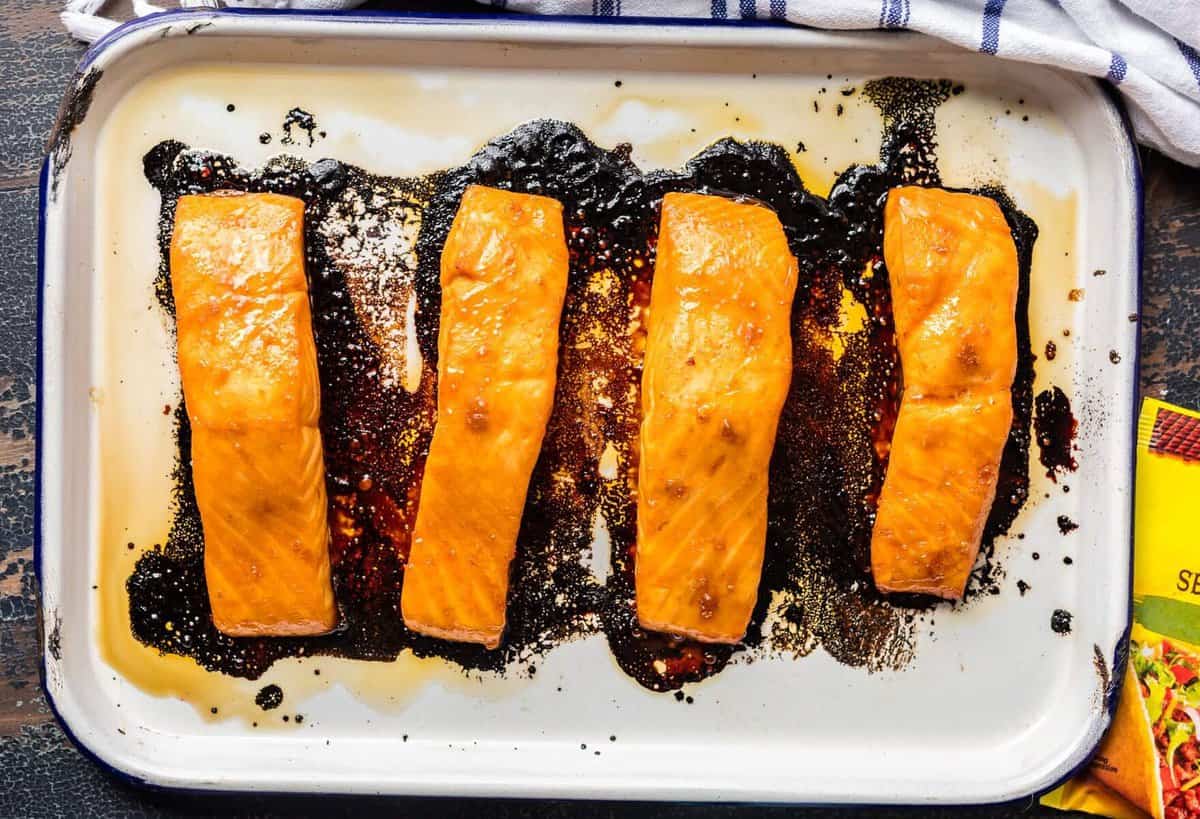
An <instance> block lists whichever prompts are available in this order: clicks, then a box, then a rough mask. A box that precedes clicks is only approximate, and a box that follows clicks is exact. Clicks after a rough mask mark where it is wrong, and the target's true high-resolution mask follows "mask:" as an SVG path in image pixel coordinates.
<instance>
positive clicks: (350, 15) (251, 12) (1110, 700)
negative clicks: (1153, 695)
mask: <svg viewBox="0 0 1200 819" xmlns="http://www.w3.org/2000/svg"><path fill="white" fill-rule="evenodd" d="M218 16H235V17H272V16H276V17H287V18H292V19H295V18H312V19H329V18H336V19H337V20H339V21H341V22H349V23H378V22H385V21H391V22H399V23H405V22H407V23H412V24H419V23H422V22H442V23H460V24H464V25H471V24H472V22H474V21H479V20H486V21H488V22H491V23H506V22H513V23H518V22H519V23H534V24H538V25H543V24H551V25H553V24H563V23H588V24H599V25H608V26H675V27H693V28H705V27H713V26H717V27H729V28H736V27H744V28H806V27H805V26H796V25H792V24H790V23H788V22H787V21H786V20H780V19H769V20H758V19H742V18H737V17H734V18H727V19H713V18H697V17H600V16H596V17H593V16H589V15H548V16H537V15H525V14H518V13H515V12H509V11H497V10H496V9H495V8H492V9H489V10H481V11H479V12H476V13H448V12H418V11H397V10H360V11H354V12H345V11H334V10H325V11H320V10H315V11H303V12H298V11H291V10H286V9H252V8H237V9H220V10H216V9H173V10H170V11H165V12H161V13H158V14H152V15H148V16H146V17H138V18H135V19H133V20H130V21H129V22H127V23H124V24H122V25H120V26H118V27H117V28H115V29H113V30H112V31H110V32H109V33H108V34H106V35H104V36H103V37H101V38H100V39H99V40H97V41H96V42H95V43H93V44H92V45H91V46H90V47H89V48H88V50H87V51H86V52H84V54H83V56H82V57H81V58H80V60H79V65H78V66H77V67H76V69H75V72H74V74H73V75H72V76H71V80H70V85H69V86H68V91H67V93H68V94H69V93H71V91H72V90H74V89H75V88H76V87H77V85H78V83H79V81H80V80H81V79H82V78H83V77H84V76H85V75H86V74H87V72H88V69H89V68H91V66H92V63H94V62H95V61H96V59H97V58H98V57H99V56H100V54H101V53H103V52H104V51H106V50H107V49H108V48H109V46H111V45H112V44H113V43H115V42H116V41H117V40H120V39H122V38H124V37H125V36H127V35H129V34H132V33H133V32H135V31H139V30H141V29H143V28H149V27H152V26H155V25H158V24H161V23H162V22H163V21H164V19H171V20H176V19H180V20H182V19H193V20H206V19H210V18H212V17H218ZM876 31H882V32H887V33H896V34H903V33H909V32H907V31H906V30H902V29H878V30H876ZM1096 82H1097V83H1098V84H1099V85H1100V88H1101V89H1102V90H1103V91H1104V93H1105V95H1106V97H1107V98H1108V100H1109V102H1110V103H1112V105H1113V108H1114V110H1115V111H1116V112H1117V116H1118V119H1119V120H1120V122H1121V127H1122V129H1123V130H1124V133H1125V138H1126V141H1127V142H1128V145H1129V154H1130V182H1131V184H1132V186H1133V193H1134V242H1135V248H1134V250H1135V256H1134V264H1133V276H1134V295H1135V297H1136V301H1137V305H1138V310H1139V321H1138V332H1137V333H1136V335H1135V336H1134V341H1133V353H1134V355H1133V359H1134V360H1133V389H1132V393H1133V407H1132V417H1133V418H1134V419H1135V423H1136V419H1137V417H1138V409H1139V406H1140V403H1141V387H1140V384H1141V381H1140V376H1141V320H1140V310H1141V304H1142V248H1143V241H1144V233H1145V204H1144V201H1143V197H1144V195H1145V186H1144V183H1143V179H1142V165H1141V158H1140V154H1139V152H1138V147H1137V139H1136V137H1135V135H1134V131H1133V124H1132V123H1131V122H1130V119H1129V114H1128V112H1127V111H1126V109H1125V105H1124V103H1123V102H1122V100H1121V97H1120V94H1118V93H1117V92H1116V90H1115V89H1113V87H1112V86H1111V85H1109V84H1108V83H1106V82H1104V81H1103V80H1099V79H1097V80H1096ZM76 124H78V123H76ZM60 127H61V123H59V124H58V125H56V126H55V131H56V133H55V134H53V135H52V136H51V140H50V145H51V149H53V146H54V144H55V140H56V137H57V136H58V134H57V131H58V129H59V128H60ZM51 156H52V154H47V156H46V158H45V160H43V162H42V171H41V176H40V179H39V185H38V217H39V218H38V237H37V298H38V309H37V373H36V376H35V385H36V390H37V400H36V411H35V414H34V419H35V421H34V423H35V430H34V477H33V497H34V500H33V503H34V513H33V514H34V518H33V523H34V528H33V564H34V577H35V579H36V581H37V587H38V613H37V616H38V623H39V628H38V640H39V646H38V647H39V650H40V651H41V655H42V657H41V663H40V665H39V671H40V677H41V680H40V683H41V688H42V694H43V696H44V697H45V698H46V703H47V704H48V705H49V706H50V710H51V712H52V713H53V714H54V717H55V719H56V720H57V721H58V724H59V726H60V727H61V728H62V730H63V733H64V734H66V735H67V737H68V738H70V740H71V742H72V743H74V745H75V747H77V748H78V749H79V750H80V752H81V753H82V754H83V755H84V756H85V757H87V758H89V759H91V760H92V762H94V763H95V764H96V765H97V766H99V767H100V768H101V769H102V770H104V771H106V772H107V773H108V774H109V775H110V776H112V777H114V778H116V779H118V780H120V781H122V782H126V783H128V784H131V785H135V786H137V787H140V788H145V789H147V790H154V791H165V792H170V793H188V794H196V795H213V796H216V795H219V794H222V793H224V794H229V793H241V792H243V791H236V790H234V791H229V790H220V789H211V788H193V787H187V786H168V785H160V784H157V783H154V782H150V781H148V780H146V779H142V778H141V777H138V776H135V775H133V774H130V773H128V772H126V771H123V770H121V769H120V768H118V767H116V766H115V765H113V764H111V763H110V762H108V761H107V760H105V759H103V758H102V757H101V756H100V755H99V754H97V753H96V752H95V751H93V750H92V749H91V748H90V747H89V746H88V745H87V744H86V743H84V742H83V741H82V740H81V739H80V738H79V737H78V736H76V734H75V732H74V731H73V730H72V729H71V726H70V725H69V724H68V722H67V721H66V720H65V719H64V718H63V717H62V715H61V714H60V713H59V710H58V705H57V704H56V703H55V701H54V695H53V694H52V693H51V692H50V688H49V686H48V685H47V665H46V653H45V639H44V636H45V635H44V630H45V612H44V611H43V609H42V599H41V584H42V469H43V466H42V434H41V433H42V401H43V398H42V396H43V391H42V381H43V374H44V370H43V367H44V365H45V361H44V350H43V339H42V335H43V325H44V321H43V319H44V316H43V310H44V303H43V299H42V293H43V290H44V289H45V257H46V211H47V206H48V203H49V194H50V174H51ZM1131 440H1132V443H1131V464H1132V465H1133V474H1132V475H1131V476H1130V493H1129V506H1130V515H1129V519H1130V531H1129V538H1128V539H1129V544H1130V548H1129V572H1128V583H1129V589H1128V590H1127V594H1126V597H1127V599H1128V600H1129V604H1128V609H1127V614H1126V617H1125V623H1126V625H1125V630H1124V631H1123V632H1122V634H1121V635H1120V636H1119V637H1118V639H1117V642H1116V646H1115V648H1114V650H1113V658H1112V665H1111V674H1110V680H1111V682H1110V686H1109V690H1108V692H1107V697H1106V702H1105V706H1106V710H1107V712H1108V717H1109V719H1110V720H1111V718H1112V715H1113V713H1114V712H1115V711H1116V707H1117V701H1118V698H1119V697H1120V692H1121V687H1122V686H1121V680H1122V679H1123V674H1124V670H1125V663H1126V660H1127V656H1128V646H1129V632H1130V629H1131V628H1132V626H1133V620H1132V615H1133V593H1132V584H1133V509H1134V506H1133V505H1134V498H1135V497H1136V491H1135V489H1136V480H1137V468H1136V465H1137V436H1136V435H1134V436H1131ZM1102 737H1103V732H1101V734H1099V735H1098V736H1097V737H1096V741H1095V743H1094V744H1093V745H1092V747H1091V748H1090V749H1089V750H1088V753H1087V754H1086V755H1085V756H1084V759H1083V761H1082V762H1080V763H1079V764H1077V765H1075V766H1073V767H1072V768H1070V769H1069V770H1067V771H1066V772H1064V773H1063V774H1062V776H1061V777H1060V778H1058V779H1057V780H1056V781H1055V783H1054V784H1053V785H1052V786H1051V787H1048V788H1045V789H1044V790H1041V791H1038V792H1037V793H1044V792H1048V791H1050V790H1053V789H1054V788H1056V787H1058V786H1060V785H1062V783H1064V782H1066V781H1067V780H1068V779H1070V778H1072V777H1073V776H1074V775H1075V774H1076V773H1078V772H1079V771H1081V770H1082V769H1083V768H1084V767H1085V766H1086V765H1087V764H1088V760H1089V758H1090V757H1091V753H1092V751H1094V750H1095V748H1096V746H1098V745H1099V744H1100V740H1101V738H1102ZM254 793H255V794H261V795H264V796H267V795H279V796H297V794H295V793H293V792H290V791H254ZM305 795H306V796H322V795H324V796H332V797H341V798H346V799H351V798H355V797H356V796H358V795H356V794H343V793H336V792H326V793H324V794H321V793H316V794H305ZM1033 795H1036V794H1027V795H1025V796H1022V797H1014V798H1013V799H1009V800H1004V801H1001V802H981V803H970V804H971V806H972V807H984V806H987V805H1005V804H1010V803H1012V802H1014V801H1021V800H1024V799H1028V798H1029V797H1030V796H1033ZM411 798H422V797H411ZM425 798H438V797H425ZM443 798H444V797H443ZM468 798H478V797H468ZM504 798H506V799H511V800H512V801H521V800H522V799H528V800H530V801H542V800H538V799H536V798H530V797H504ZM583 801H589V800H587V799H585V800H583ZM595 801H609V800H595ZM698 804H704V803H698ZM723 804H727V805H737V804H766V803H755V802H749V803H746V802H736V801H734V802H725V803H723ZM772 804H774V803H772ZM784 804H792V805H795V806H804V805H813V806H821V807H830V808H836V809H851V808H855V807H872V806H876V805H881V804H883V803H871V802H861V803H837V804H829V803H824V802H819V803H805V802H793V803H784ZM889 805H890V803H889ZM890 806H892V807H896V806H895V805H890ZM943 807H953V806H951V805H944V806H943Z"/></svg>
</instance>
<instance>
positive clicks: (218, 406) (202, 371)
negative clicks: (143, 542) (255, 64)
mask: <svg viewBox="0 0 1200 819" xmlns="http://www.w3.org/2000/svg"><path fill="white" fill-rule="evenodd" d="M171 292H172V294H173V295H174V298H175V320H176V327H177V331H178V339H179V355H178V357H179V372H180V376H181V377H182V380H183V395H184V399H185V400H186V403H187V411H188V417H189V418H190V420H191V425H192V452H191V456H192V477H193V480H194V482H195V487H196V502H197V504H198V505H199V507H200V521H201V524H202V526H203V528H204V573H205V577H206V578H207V581H208V596H209V601H210V602H211V604H212V616H213V622H214V624H215V625H216V627H217V628H218V629H219V630H220V631H222V632H224V633H225V634H229V635H233V636H239V637H240V636H254V635H258V636H280V635H304V634H321V633H324V632H327V631H329V630H330V629H332V628H333V626H334V624H335V622H336V619H337V615H336V609H335V607H334V601H333V589H332V586H331V585H330V577H329V529H328V526H327V523H326V500H325V465H324V455H323V451H322V448H321V434H320V431H319V429H318V427H317V420H318V417H319V415H320V411H321V408H320V384H319V381H318V377H317V351H316V347H315V345H314V343H313V333H312V317H311V315H310V311H309V303H308V282H307V280H306V279H305V275H304V203H303V202H302V201H300V200H299V199H294V198H292V197H290V196H278V195H275V194H268V193H263V194H243V193H235V192H222V193H217V194H212V195H208V196H183V197H180V199H179V204H178V207H177V208H176V211H175V230H174V234H173V235H172V237H171Z"/></svg>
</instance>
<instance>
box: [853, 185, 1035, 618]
mask: <svg viewBox="0 0 1200 819" xmlns="http://www.w3.org/2000/svg"><path fill="white" fill-rule="evenodd" d="M883 254H884V261H885V263H886V265H887V270H888V275H889V277H890V281H891V289H892V305H893V314H894V316H895V322H896V340H897V344H898V346H899V349H900V362H901V366H902V368H903V378H904V393H903V398H902V399H901V403H900V414H899V417H898V418H897V421H896V430H895V434H894V436H893V438H892V443H891V453H890V456H889V458H888V465H887V475H886V477H885V479H884V483H883V490H882V492H881V494H880V497H879V508H878V511H877V513H876V518H875V528H874V530H873V533H872V539H871V568H872V572H873V573H874V576H875V585H876V586H877V587H878V588H879V589H880V590H881V591H884V592H920V593H923V594H932V595H936V596H938V597H944V598H948V599H958V598H960V597H962V594H963V591H964V590H965V588H966V584H967V578H968V577H969V575H970V573H971V568H972V567H973V566H974V564H975V558H976V555H977V554H978V552H979V544H980V540H981V538H982V536H983V527H984V524H985V523H986V522H987V517H988V513H989V512H990V511H991V508H992V501H993V500H994V499H995V495H996V482H997V479H998V476H999V467H1000V456H1001V454H1002V452H1003V450H1004V444H1005V441H1007V439H1008V434H1009V428H1010V427H1011V426H1012V417H1013V410H1012V397H1011V388H1012V383H1013V377H1014V375H1015V373H1016V368H1017V330H1016V319H1015V311H1016V304H1017V286H1018V271H1017V250H1016V245H1015V244H1014V243H1013V238H1012V233H1011V232H1010V230H1009V227H1008V223H1007V222H1006V221H1005V219H1004V214H1003V213H1002V212H1001V210H1000V207H999V205H997V204H996V202H995V201H994V200H992V199H989V198H988V197H985V196H976V195H973V194H966V193H951V192H949V191H944V190H940V189H936V188H917V187H900V188H894V189H892V191H891V192H890V193H889V194H888V200H887V205H886V207H885V209H884V238H883Z"/></svg>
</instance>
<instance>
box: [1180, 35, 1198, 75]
mask: <svg viewBox="0 0 1200 819" xmlns="http://www.w3.org/2000/svg"><path fill="white" fill-rule="evenodd" d="M1175 45H1177V46H1179V53H1180V54H1182V55H1183V59H1184V60H1186V61H1187V64H1188V68H1190V69H1191V70H1192V76H1193V77H1195V78H1196V84H1197V85H1200V54H1197V53H1196V49H1194V48H1192V47H1191V46H1190V45H1188V44H1187V43H1185V42H1184V41H1183V40H1176V41H1175Z"/></svg>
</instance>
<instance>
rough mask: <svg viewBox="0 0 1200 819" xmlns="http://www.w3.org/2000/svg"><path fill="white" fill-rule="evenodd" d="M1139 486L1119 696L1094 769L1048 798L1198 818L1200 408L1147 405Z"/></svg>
mask: <svg viewBox="0 0 1200 819" xmlns="http://www.w3.org/2000/svg"><path fill="white" fill-rule="evenodd" d="M1136 491H1137V498H1136V503H1135V511H1134V561H1133V628H1132V631H1131V632H1130V640H1129V662H1128V664H1127V665H1126V668H1125V676H1124V679H1123V680H1122V681H1121V698H1120V704H1119V705H1118V706H1117V710H1116V712H1115V713H1114V714H1113V721H1112V724H1111V725H1110V726H1109V729H1108V733H1107V734H1105V737H1104V740H1103V741H1102V742H1101V743H1100V747H1099V748H1097V750H1096V754H1095V756H1093V757H1092V760H1091V762H1090V763H1089V765H1088V767H1087V768H1086V769H1085V770H1084V771H1083V772H1081V773H1080V774H1079V775H1078V776H1076V777H1075V778H1074V779H1072V780H1071V781H1069V782H1067V783H1066V784H1065V785H1063V786H1062V787H1061V788H1058V789H1057V790H1055V791H1052V792H1051V793H1048V794H1046V796H1044V797H1043V798H1042V804H1044V805H1048V806H1050V807H1056V808H1063V809H1069V810H1081V811H1085V812H1088V813H1094V814H1098V815H1100V816H1109V817H1114V819H1126V817H1130V818H1131V819H1132V818H1133V817H1139V818H1142V817H1146V816H1151V817H1154V819H1200V548H1197V547H1198V546H1200V543H1198V542H1197V535H1196V531H1195V525H1194V522H1195V513H1196V507H1197V504H1200V413H1197V412H1191V411H1189V410H1184V409H1180V408H1179V407H1173V406H1171V405H1170V404H1166V403H1164V402H1162V401H1157V400H1154V399H1147V400H1146V401H1145V402H1144V403H1143V404H1142V412H1141V416H1140V417H1139V419H1138V439H1137V490H1136Z"/></svg>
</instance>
